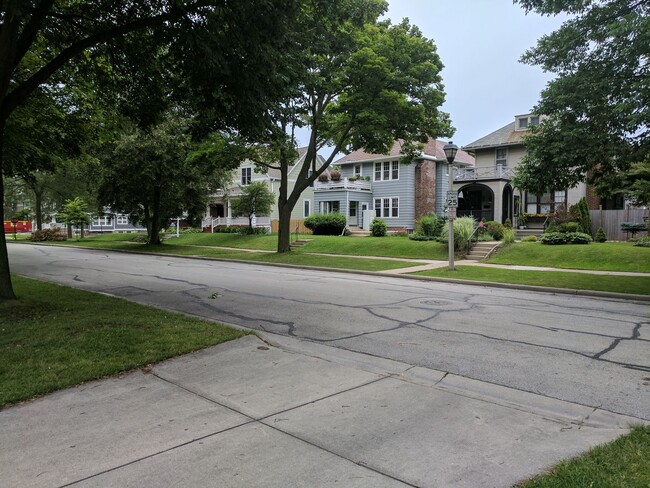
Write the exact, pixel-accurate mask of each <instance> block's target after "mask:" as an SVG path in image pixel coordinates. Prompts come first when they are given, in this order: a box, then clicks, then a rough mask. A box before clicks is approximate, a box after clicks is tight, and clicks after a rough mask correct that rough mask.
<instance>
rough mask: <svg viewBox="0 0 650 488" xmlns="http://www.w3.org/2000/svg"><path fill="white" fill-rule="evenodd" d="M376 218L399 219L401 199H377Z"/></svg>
mask: <svg viewBox="0 0 650 488" xmlns="http://www.w3.org/2000/svg"><path fill="white" fill-rule="evenodd" d="M375 217H382V218H385V219H387V218H396V217H399V198H397V197H391V198H375Z"/></svg>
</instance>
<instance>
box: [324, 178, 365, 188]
mask: <svg viewBox="0 0 650 488" xmlns="http://www.w3.org/2000/svg"><path fill="white" fill-rule="evenodd" d="M331 190H357V191H372V184H371V183H370V181H366V180H354V181H350V180H349V179H348V178H347V177H345V178H341V179H340V180H338V181H318V180H316V181H315V182H314V191H331Z"/></svg>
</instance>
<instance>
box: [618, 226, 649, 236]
mask: <svg viewBox="0 0 650 488" xmlns="http://www.w3.org/2000/svg"><path fill="white" fill-rule="evenodd" d="M621 230H622V231H623V232H631V233H632V238H634V236H635V235H636V233H637V232H643V231H644V230H647V227H646V225H645V224H644V223H641V222H623V223H621Z"/></svg>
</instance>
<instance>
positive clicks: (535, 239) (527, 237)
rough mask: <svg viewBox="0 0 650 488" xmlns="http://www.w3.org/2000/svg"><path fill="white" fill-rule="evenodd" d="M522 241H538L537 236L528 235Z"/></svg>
mask: <svg viewBox="0 0 650 488" xmlns="http://www.w3.org/2000/svg"><path fill="white" fill-rule="evenodd" d="M521 242H537V236H526V237H524V238H523V239H522V240H521Z"/></svg>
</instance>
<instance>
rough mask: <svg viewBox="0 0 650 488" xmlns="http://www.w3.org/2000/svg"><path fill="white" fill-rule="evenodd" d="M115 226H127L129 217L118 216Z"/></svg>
mask: <svg viewBox="0 0 650 488" xmlns="http://www.w3.org/2000/svg"><path fill="white" fill-rule="evenodd" d="M115 224H117V225H129V216H128V215H123V214H119V215H118V216H117V217H116V219H115Z"/></svg>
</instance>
